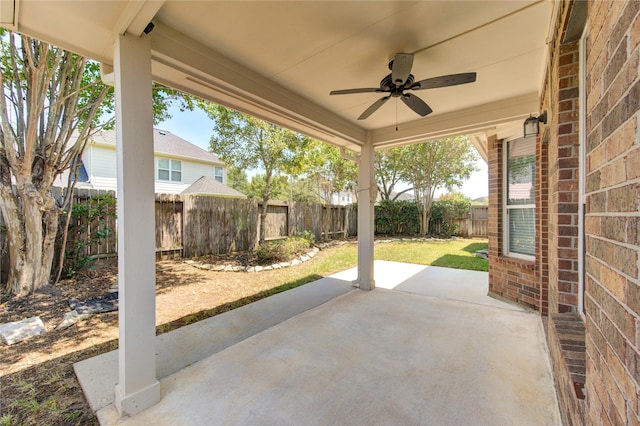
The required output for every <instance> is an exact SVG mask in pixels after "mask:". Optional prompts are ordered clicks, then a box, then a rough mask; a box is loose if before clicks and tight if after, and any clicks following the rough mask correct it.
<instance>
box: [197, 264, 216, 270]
mask: <svg viewBox="0 0 640 426" xmlns="http://www.w3.org/2000/svg"><path fill="white" fill-rule="evenodd" d="M200 267H201V268H202V269H208V270H211V268H213V265H212V264H210V263H205V264H202V265H200Z"/></svg>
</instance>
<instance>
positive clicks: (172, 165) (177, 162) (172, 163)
mask: <svg viewBox="0 0 640 426" xmlns="http://www.w3.org/2000/svg"><path fill="white" fill-rule="evenodd" d="M161 160H166V161H168V162H169V168H168V169H167V168H164V167H160V161H161ZM175 165H178V167H175ZM161 170H166V171H168V172H169V179H163V178H161V177H160V171H161ZM174 172H178V173H180V180H175V179H173V174H174ZM156 176H157V178H158V180H159V181H162V182H176V183H182V161H180V160H174V159H173V158H167V157H158V159H157V161H156Z"/></svg>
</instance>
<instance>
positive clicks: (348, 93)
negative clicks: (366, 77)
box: [329, 87, 388, 95]
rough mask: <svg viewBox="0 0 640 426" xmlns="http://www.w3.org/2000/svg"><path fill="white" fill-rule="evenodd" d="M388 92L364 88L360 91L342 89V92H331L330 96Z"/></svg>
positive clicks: (375, 88)
mask: <svg viewBox="0 0 640 426" xmlns="http://www.w3.org/2000/svg"><path fill="white" fill-rule="evenodd" d="M387 91H388V90H382V89H381V88H379V87H365V88H362V89H344V90H332V91H331V92H329V94H330V95H350V94H352V93H376V92H378V93H384V92H387Z"/></svg>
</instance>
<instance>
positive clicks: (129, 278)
mask: <svg viewBox="0 0 640 426" xmlns="http://www.w3.org/2000/svg"><path fill="white" fill-rule="evenodd" d="M114 70H115V95H116V138H117V141H116V155H117V166H118V167H117V168H118V194H117V195H118V290H119V308H118V320H119V331H120V336H119V342H120V343H119V350H118V372H119V374H118V384H117V385H116V389H115V406H116V409H117V410H118V413H119V414H120V415H121V416H125V415H133V414H136V413H138V412H140V411H142V410H144V409H146V408H148V407H150V406H152V405H154V404H155V403H157V402H158V401H160V383H159V382H158V380H157V379H156V351H155V335H156V324H155V323H156V320H155V318H156V293H155V284H156V279H155V229H154V226H155V220H154V219H155V194H154V187H153V185H154V160H153V109H152V103H151V43H150V40H149V38H148V37H147V36H144V35H143V36H142V37H133V36H130V35H122V36H120V37H119V38H118V39H117V41H116V44H115V52H114Z"/></svg>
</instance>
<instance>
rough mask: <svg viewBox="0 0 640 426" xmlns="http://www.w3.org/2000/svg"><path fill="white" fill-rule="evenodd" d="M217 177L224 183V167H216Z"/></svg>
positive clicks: (215, 174) (215, 173) (215, 175)
mask: <svg viewBox="0 0 640 426" xmlns="http://www.w3.org/2000/svg"><path fill="white" fill-rule="evenodd" d="M213 176H214V177H215V179H216V180H217V181H218V182H220V183H224V169H223V168H222V167H218V166H216V167H214V175H213Z"/></svg>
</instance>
